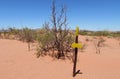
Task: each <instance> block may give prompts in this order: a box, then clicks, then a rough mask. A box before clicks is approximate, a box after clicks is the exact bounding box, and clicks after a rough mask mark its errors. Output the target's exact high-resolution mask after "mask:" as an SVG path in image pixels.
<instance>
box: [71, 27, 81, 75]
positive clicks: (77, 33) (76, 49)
mask: <svg viewBox="0 0 120 79" xmlns="http://www.w3.org/2000/svg"><path fill="white" fill-rule="evenodd" d="M78 35H79V28H78V27H76V37H75V42H74V43H72V45H71V46H72V47H73V48H75V53H74V55H73V56H74V60H73V62H74V64H73V77H75V75H76V74H78V73H79V72H80V70H78V71H77V72H76V64H77V53H78V48H82V44H78Z"/></svg>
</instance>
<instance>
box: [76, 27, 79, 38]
mask: <svg viewBox="0 0 120 79" xmlns="http://www.w3.org/2000/svg"><path fill="white" fill-rule="evenodd" d="M75 34H76V36H78V34H79V27H76V33H75Z"/></svg>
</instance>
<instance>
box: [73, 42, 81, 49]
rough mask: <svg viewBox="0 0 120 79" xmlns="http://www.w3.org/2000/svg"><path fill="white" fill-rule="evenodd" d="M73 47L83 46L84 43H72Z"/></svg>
mask: <svg viewBox="0 0 120 79" xmlns="http://www.w3.org/2000/svg"><path fill="white" fill-rule="evenodd" d="M71 46H72V47H73V48H82V44H78V43H72V45H71Z"/></svg>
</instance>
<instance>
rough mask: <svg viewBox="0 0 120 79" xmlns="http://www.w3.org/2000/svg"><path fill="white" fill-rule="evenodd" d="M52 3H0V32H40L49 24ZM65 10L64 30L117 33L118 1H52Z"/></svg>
mask: <svg viewBox="0 0 120 79" xmlns="http://www.w3.org/2000/svg"><path fill="white" fill-rule="evenodd" d="M51 4H52V0H0V28H7V27H16V28H22V27H30V28H40V27H41V26H42V25H43V23H44V22H47V21H50V17H51ZM63 4H65V5H66V6H67V18H68V23H69V25H68V27H70V28H72V29H75V27H76V25H78V26H80V28H81V29H86V30H113V31H115V30H117V31H120V0H56V6H57V9H59V8H60V7H61V6H62V5H63Z"/></svg>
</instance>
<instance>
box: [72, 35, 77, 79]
mask: <svg viewBox="0 0 120 79" xmlns="http://www.w3.org/2000/svg"><path fill="white" fill-rule="evenodd" d="M75 43H78V35H76V38H75ZM77 53H78V48H77V47H76V48H75V53H74V64H73V77H75V75H76V64H77Z"/></svg>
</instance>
